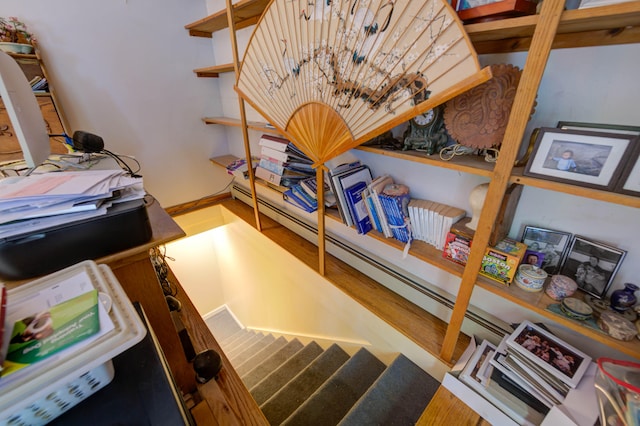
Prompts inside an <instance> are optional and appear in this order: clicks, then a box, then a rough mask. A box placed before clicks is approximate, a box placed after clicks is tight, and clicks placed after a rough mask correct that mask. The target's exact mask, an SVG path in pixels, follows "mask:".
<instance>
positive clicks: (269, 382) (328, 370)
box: [206, 310, 439, 426]
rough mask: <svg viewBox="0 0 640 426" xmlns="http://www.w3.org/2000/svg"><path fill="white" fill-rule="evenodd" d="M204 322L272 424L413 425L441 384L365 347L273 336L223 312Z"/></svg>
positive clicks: (412, 366)
mask: <svg viewBox="0 0 640 426" xmlns="http://www.w3.org/2000/svg"><path fill="white" fill-rule="evenodd" d="M206 322H207V325H208V326H209V328H210V329H211V331H212V333H213V335H214V337H215V338H216V339H217V340H218V342H219V343H220V345H221V347H222V349H223V351H224V353H225V354H226V355H227V358H228V359H229V361H230V362H231V364H232V366H233V367H234V368H235V369H236V371H237V372H238V375H239V376H240V377H241V378H242V381H243V382H244V384H245V385H246V386H247V388H248V389H249V391H250V392H251V395H252V396H253V398H254V399H255V400H256V402H257V403H258V405H259V406H260V409H261V410H262V412H263V413H264V415H265V417H266V418H267V420H268V421H269V423H270V424H271V425H304V426H308V425H314V426H322V425H346V426H349V425H353V426H362V425H413V424H415V423H416V421H417V420H418V418H419V417H420V415H421V414H422V412H423V411H424V409H425V408H426V406H427V404H428V403H429V401H430V400H431V397H432V396H433V394H434V393H435V391H436V390H437V388H438V386H439V382H438V381H437V380H436V379H434V378H433V377H431V376H430V375H429V374H427V373H426V372H424V371H423V370H422V369H421V368H420V367H418V366H417V365H415V364H414V363H413V362H411V361H410V360H409V359H408V358H407V357H405V356H404V355H402V354H398V355H397V356H396V357H395V358H394V359H393V360H392V362H390V363H389V365H385V363H383V362H382V361H381V360H380V359H378V358H377V357H375V356H374V355H373V354H372V353H371V352H369V351H368V350H366V349H365V348H360V349H356V350H355V352H354V351H353V349H352V350H351V352H354V353H353V354H352V355H349V354H348V353H347V351H346V350H345V349H343V348H342V347H340V346H339V345H337V344H331V345H329V346H328V347H326V348H324V349H323V348H322V347H321V346H320V345H319V344H318V343H317V342H315V341H311V342H309V343H307V344H303V343H302V342H300V340H298V339H297V338H291V339H287V338H285V337H277V338H276V337H275V336H273V335H271V334H265V333H260V332H256V331H252V330H248V329H243V328H241V327H240V326H239V325H238V324H237V323H236V321H235V320H234V319H233V317H232V316H231V314H230V313H229V312H228V311H226V310H223V311H220V312H218V313H216V314H215V315H213V316H212V317H210V318H208V319H207V320H206ZM325 346H326V345H325Z"/></svg>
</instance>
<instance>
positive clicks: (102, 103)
mask: <svg viewBox="0 0 640 426" xmlns="http://www.w3.org/2000/svg"><path fill="white" fill-rule="evenodd" d="M0 14H1V15H2V16H5V17H8V16H17V17H19V18H20V19H21V20H23V21H24V22H25V23H26V24H27V25H28V27H29V28H30V29H31V31H32V32H33V33H34V34H35V35H36V37H37V38H38V40H39V43H40V47H41V50H42V56H43V58H44V61H45V65H46V66H47V69H48V71H49V74H50V77H51V79H52V84H53V86H54V88H55V89H56V91H57V94H58V96H59V98H60V101H61V104H62V106H63V108H64V112H65V114H66V116H67V120H68V122H69V124H70V129H68V131H69V132H70V133H72V132H73V131H74V130H85V131H89V132H93V133H96V134H98V135H100V136H102V137H103V138H104V140H105V146H106V148H107V149H109V150H111V151H114V152H117V153H121V154H128V155H133V156H135V157H136V158H137V159H138V161H140V162H141V163H142V167H143V168H142V175H143V177H144V181H145V186H146V188H147V190H148V191H149V192H150V193H152V194H153V195H154V196H156V198H158V200H159V201H160V203H161V204H162V205H163V206H167V207H168V206H172V205H176V204H179V203H183V202H188V201H192V200H195V199H198V198H201V197H204V196H207V195H210V194H213V193H216V192H219V191H221V190H223V189H224V188H225V187H226V185H227V183H228V181H229V179H228V176H227V175H226V174H225V173H224V172H223V171H222V170H219V169H218V168H215V167H213V166H211V164H210V163H209V158H210V157H212V156H215V155H221V154H226V153H227V151H228V149H227V144H226V137H225V133H224V129H223V128H221V127H220V126H207V125H205V124H203V123H202V121H201V118H202V117H205V116H211V115H219V114H221V113H222V109H221V105H220V102H219V91H218V83H217V81H216V79H211V78H197V77H195V74H194V73H193V70H194V69H195V68H200V67H205V66H209V65H212V64H214V63H215V62H214V61H215V59H214V51H213V49H212V44H211V40H210V39H206V38H198V37H190V36H189V35H188V32H187V30H185V29H184V26H185V25H186V24H188V23H191V22H193V21H196V20H198V19H200V18H202V17H204V16H206V14H207V10H206V5H205V3H204V1H169V0H158V1H152V0H113V1H95V0H88V1H87V0H60V1H48V0H26V1H25V0H2V7H1V10H0Z"/></svg>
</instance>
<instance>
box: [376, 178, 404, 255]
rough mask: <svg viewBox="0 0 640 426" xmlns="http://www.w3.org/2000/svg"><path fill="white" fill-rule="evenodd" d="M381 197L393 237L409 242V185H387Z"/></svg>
mask: <svg viewBox="0 0 640 426" xmlns="http://www.w3.org/2000/svg"><path fill="white" fill-rule="evenodd" d="M379 198H380V201H381V203H382V207H383V208H384V211H385V213H386V215H387V220H388V221H389V226H390V227H391V232H392V233H393V237H394V238H395V239H396V240H399V241H402V242H403V243H408V242H409V240H410V237H411V236H410V232H409V225H410V221H409V210H408V205H409V201H410V196H409V187H408V186H406V185H400V184H390V185H387V186H386V187H385V188H384V191H382V194H380V195H379Z"/></svg>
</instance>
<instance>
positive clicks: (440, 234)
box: [409, 199, 467, 250]
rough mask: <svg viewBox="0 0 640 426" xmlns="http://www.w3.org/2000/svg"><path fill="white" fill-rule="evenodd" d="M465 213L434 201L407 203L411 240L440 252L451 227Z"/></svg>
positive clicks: (413, 200)
mask: <svg viewBox="0 0 640 426" xmlns="http://www.w3.org/2000/svg"><path fill="white" fill-rule="evenodd" d="M466 214H467V213H466V211H465V210H463V209H460V208H458V207H452V206H449V205H446V204H442V203H437V202H435V201H428V200H418V199H412V200H411V201H409V219H410V220H411V231H412V235H413V238H414V239H416V240H420V241H424V242H426V243H427V244H430V245H432V246H434V247H435V248H437V249H438V250H442V249H443V248H444V246H445V243H446V241H447V234H448V233H449V230H450V229H451V225H453V224H454V223H456V222H458V221H459V220H460V219H462V218H464V217H465V216H466Z"/></svg>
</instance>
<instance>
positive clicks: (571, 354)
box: [507, 321, 591, 388]
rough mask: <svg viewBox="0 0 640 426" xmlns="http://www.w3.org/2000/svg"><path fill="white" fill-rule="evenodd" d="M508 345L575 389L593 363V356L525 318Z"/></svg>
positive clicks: (533, 363)
mask: <svg viewBox="0 0 640 426" xmlns="http://www.w3.org/2000/svg"><path fill="white" fill-rule="evenodd" d="M507 347H508V348H511V349H513V351H515V352H516V353H517V354H518V355H521V356H522V357H523V358H524V359H526V360H527V361H528V362H530V363H531V365H532V366H533V367H534V368H539V369H541V370H542V371H544V372H546V373H548V374H549V375H551V376H552V377H555V378H557V379H559V380H560V381H562V382H563V383H566V384H567V385H569V386H570V387H571V388H575V387H576V386H578V383H580V379H581V378H582V376H583V375H584V373H585V371H586V370H587V368H588V367H589V364H590V363H591V357H589V356H588V355H587V354H585V353H583V352H581V351H579V350H578V349H576V348H574V347H573V346H571V345H569V344H568V343H566V342H564V341H563V340H561V339H560V338H558V337H556V336H554V335H553V334H551V333H549V332H548V331H546V330H544V329H543V328H541V327H538V326H537V325H535V324H533V323H531V322H529V321H523V322H522V324H520V326H519V327H518V328H517V329H516V331H514V332H513V333H512V334H511V336H509V338H508V339H507Z"/></svg>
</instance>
